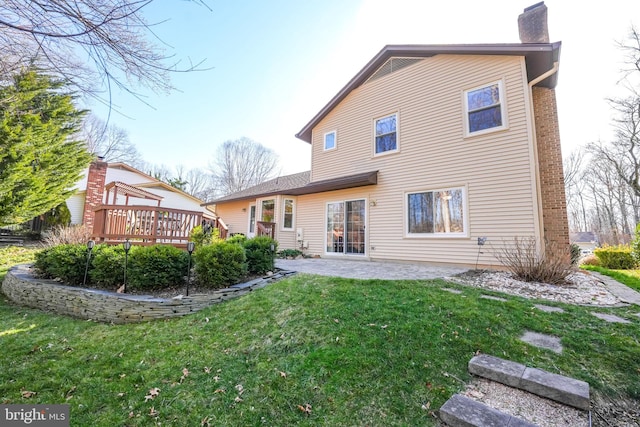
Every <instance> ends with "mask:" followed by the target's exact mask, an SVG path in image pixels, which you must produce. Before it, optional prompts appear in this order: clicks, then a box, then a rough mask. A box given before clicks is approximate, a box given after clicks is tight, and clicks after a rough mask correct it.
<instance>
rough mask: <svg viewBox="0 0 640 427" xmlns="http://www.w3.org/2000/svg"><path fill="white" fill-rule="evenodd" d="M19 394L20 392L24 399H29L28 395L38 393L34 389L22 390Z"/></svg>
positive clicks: (31, 395)
mask: <svg viewBox="0 0 640 427" xmlns="http://www.w3.org/2000/svg"><path fill="white" fill-rule="evenodd" d="M20 394H22V397H23V398H24V399H29V398H30V397H33V396H35V395H36V394H38V393H37V392H35V391H29V390H22V391H21V392H20Z"/></svg>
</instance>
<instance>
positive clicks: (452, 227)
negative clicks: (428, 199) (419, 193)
mask: <svg viewBox="0 0 640 427" xmlns="http://www.w3.org/2000/svg"><path fill="white" fill-rule="evenodd" d="M434 202H435V214H436V220H435V232H436V233H463V232H464V218H463V206H462V190H461V189H459V188H457V189H454V190H447V191H437V192H435V193H434Z"/></svg>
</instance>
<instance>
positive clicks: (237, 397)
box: [233, 396, 242, 403]
mask: <svg viewBox="0 0 640 427" xmlns="http://www.w3.org/2000/svg"><path fill="white" fill-rule="evenodd" d="M233 401H234V402H236V403H240V402H242V398H240V396H236V398H235V399H233Z"/></svg>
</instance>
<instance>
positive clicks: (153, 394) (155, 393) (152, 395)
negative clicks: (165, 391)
mask: <svg viewBox="0 0 640 427" xmlns="http://www.w3.org/2000/svg"><path fill="white" fill-rule="evenodd" d="M159 394H160V389H159V388H158V387H154V388H152V389H150V390H149V394H148V395H146V396H145V397H144V401H145V402H146V401H148V400H152V399H155V398H156V396H158V395H159Z"/></svg>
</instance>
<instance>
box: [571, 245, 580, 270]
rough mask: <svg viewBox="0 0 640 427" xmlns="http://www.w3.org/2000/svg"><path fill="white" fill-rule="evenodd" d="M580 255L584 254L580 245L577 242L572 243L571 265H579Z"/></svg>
mask: <svg viewBox="0 0 640 427" xmlns="http://www.w3.org/2000/svg"><path fill="white" fill-rule="evenodd" d="M580 256H582V250H581V249H580V246H578V245H576V244H575V243H572V244H571V265H578V261H580Z"/></svg>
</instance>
